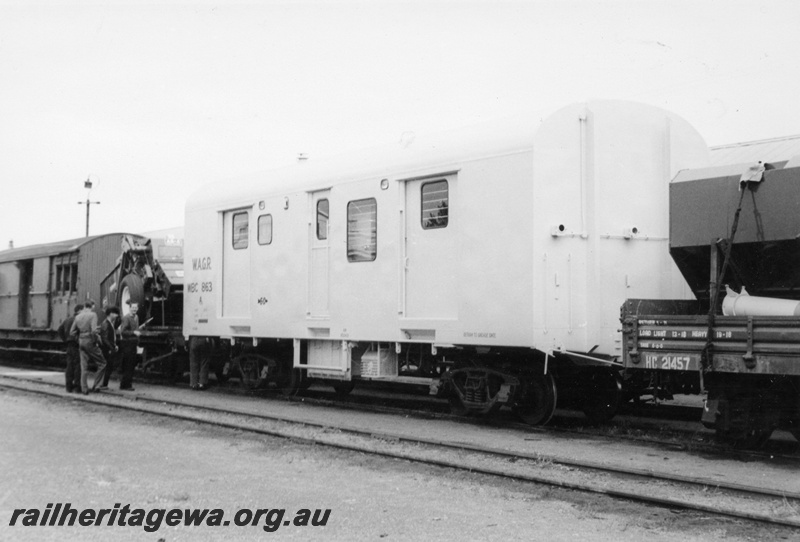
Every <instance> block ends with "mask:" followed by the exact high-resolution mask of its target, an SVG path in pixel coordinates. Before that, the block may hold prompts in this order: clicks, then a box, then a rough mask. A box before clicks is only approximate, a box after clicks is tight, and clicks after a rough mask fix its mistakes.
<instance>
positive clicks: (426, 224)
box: [419, 179, 450, 230]
mask: <svg viewBox="0 0 800 542" xmlns="http://www.w3.org/2000/svg"><path fill="white" fill-rule="evenodd" d="M442 183H443V184H444V187H445V196H444V198H443V201H444V202H445V207H444V209H445V210H446V211H447V216H445V217H444V224H441V225H440V224H433V225H431V224H430V223H429V222H431V221H438V220H441V219H442V217H438V218H433V217H430V216H425V214H426V213H430V212H431V211H426V210H425V187H427V186H430V185H434V184H442ZM419 198H420V200H419V201H420V203H419V214H420V225H421V226H422V229H423V230H441V229H444V228H446V227H447V226H448V225H449V224H450V183H449V182H448V180H447V179H436V180H435V181H427V182H424V183H422V185H421V186H420V189H419Z"/></svg>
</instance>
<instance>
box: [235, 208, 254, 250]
mask: <svg viewBox="0 0 800 542" xmlns="http://www.w3.org/2000/svg"><path fill="white" fill-rule="evenodd" d="M240 216H244V217H245V220H246V221H247V222H246V223H245V225H246V228H245V233H244V235H241V232H240V231H239V232H238V233H237V227H236V219H237V217H240ZM238 230H241V228H238ZM237 235H238V237H237ZM237 243H238V244H237ZM242 243H244V244H243V245H242ZM231 246H232V247H233V250H246V249H247V248H249V247H250V213H248V212H247V211H238V212H234V213H233V214H232V215H231Z"/></svg>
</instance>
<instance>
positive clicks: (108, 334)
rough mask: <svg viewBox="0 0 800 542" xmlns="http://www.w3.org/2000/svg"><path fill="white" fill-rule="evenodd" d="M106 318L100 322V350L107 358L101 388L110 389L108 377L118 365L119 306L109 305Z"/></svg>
mask: <svg viewBox="0 0 800 542" xmlns="http://www.w3.org/2000/svg"><path fill="white" fill-rule="evenodd" d="M105 314H106V319H105V320H103V323H102V324H100V350H101V351H102V352H103V357H104V358H106V370H105V373H103V385H102V386H100V388H99V389H101V390H107V389H108V379H109V378H110V377H111V373H112V372H113V371H114V367H115V366H116V365H117V363H116V360H117V351H118V350H119V348H117V328H116V325H115V323H116V321H117V318H119V309H118V308H117V307H108V308H107V309H106V311H105Z"/></svg>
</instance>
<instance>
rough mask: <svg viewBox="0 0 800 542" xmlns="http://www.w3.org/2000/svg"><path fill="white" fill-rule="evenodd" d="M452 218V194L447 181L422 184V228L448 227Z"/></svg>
mask: <svg viewBox="0 0 800 542" xmlns="http://www.w3.org/2000/svg"><path fill="white" fill-rule="evenodd" d="M449 220H450V196H449V191H448V186H447V181H434V182H431V183H425V184H423V185H422V229H423V230H432V229H435V228H446V227H447V223H448V221H449Z"/></svg>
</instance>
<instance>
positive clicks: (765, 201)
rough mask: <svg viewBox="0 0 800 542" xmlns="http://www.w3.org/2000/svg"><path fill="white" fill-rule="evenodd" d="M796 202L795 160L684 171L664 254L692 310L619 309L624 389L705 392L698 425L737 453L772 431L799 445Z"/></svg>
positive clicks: (655, 303)
mask: <svg viewBox="0 0 800 542" xmlns="http://www.w3.org/2000/svg"><path fill="white" fill-rule="evenodd" d="M798 202H800V159H797V158H795V159H792V160H790V161H788V162H780V163H774V164H760V163H759V164H743V165H738V166H726V167H720V168H706V169H698V170H688V171H683V172H681V173H680V174H678V176H677V177H676V178H675V179H674V180H673V181H672V183H671V185H670V200H669V205H670V253H671V255H672V257H673V259H674V260H675V263H676V264H677V266H678V268H679V269H680V270H681V272H682V274H683V276H684V277H685V278H686V281H687V282H688V284H689V286H690V287H691V288H692V291H693V292H694V294H695V296H696V299H695V300H693V301H684V300H677V301H676V300H668V299H630V300H628V301H626V303H625V304H624V306H623V307H622V322H623V330H624V343H625V348H624V357H623V359H624V364H625V367H626V371H627V374H628V376H629V379H628V384H629V386H630V388H631V389H632V390H636V393H648V394H652V395H653V396H654V397H659V398H670V397H672V395H673V394H674V393H701V392H703V391H705V392H707V394H708V397H707V400H706V408H705V411H704V414H703V418H702V421H703V423H704V424H705V425H706V426H707V427H710V428H714V429H715V430H716V433H717V435H718V436H719V437H720V438H721V439H723V440H725V441H728V442H730V443H733V444H735V445H740V446H746V447H753V446H758V445H759V444H761V443H763V442H764V441H766V440H767V439H768V438H769V437H770V435H771V434H772V432H773V431H774V430H775V429H779V428H780V429H785V430H788V431H791V432H792V433H793V434H794V435H795V437H796V438H798V439H799V440H800V309H798V307H799V306H800V245H798V232H800V215H798V212H797V205H798ZM723 290H724V291H723Z"/></svg>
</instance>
